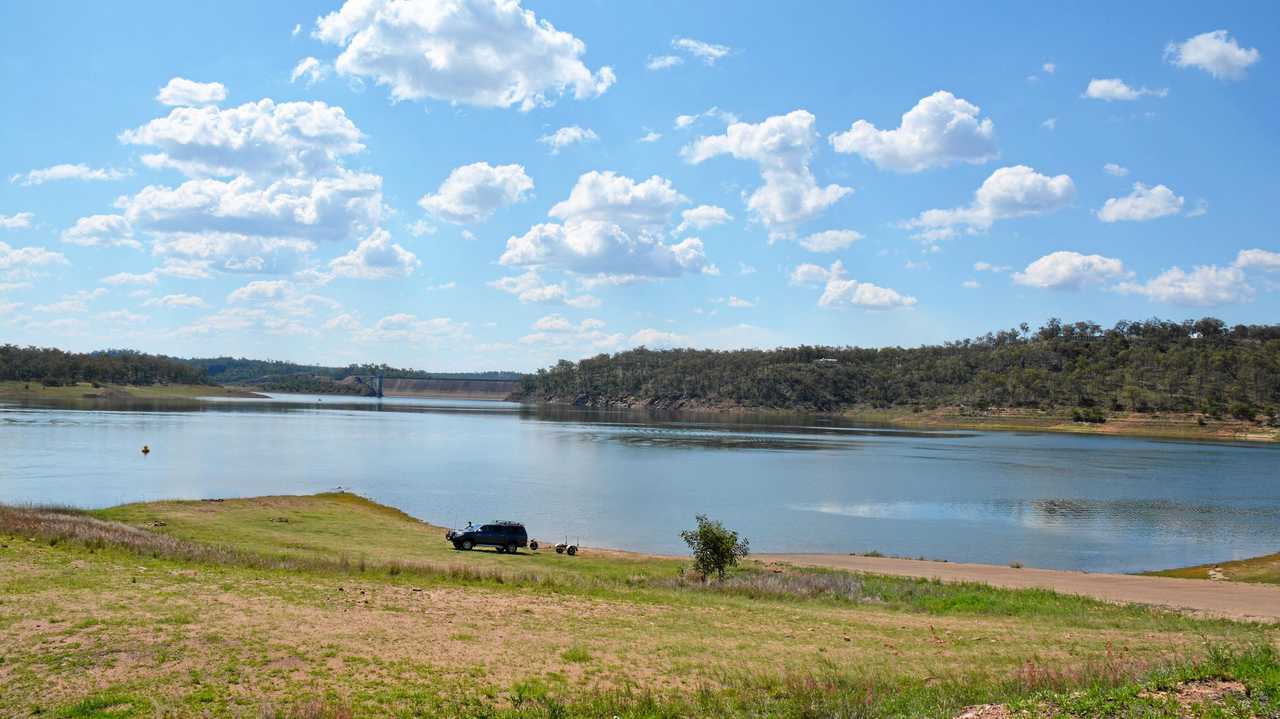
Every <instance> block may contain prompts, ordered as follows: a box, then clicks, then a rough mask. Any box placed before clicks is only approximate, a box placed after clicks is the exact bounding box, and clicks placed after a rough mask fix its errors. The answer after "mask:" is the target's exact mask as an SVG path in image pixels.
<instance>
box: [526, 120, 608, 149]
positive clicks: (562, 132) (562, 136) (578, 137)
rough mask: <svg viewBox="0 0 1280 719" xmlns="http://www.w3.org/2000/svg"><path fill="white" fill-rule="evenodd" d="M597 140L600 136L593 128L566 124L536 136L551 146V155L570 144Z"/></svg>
mask: <svg viewBox="0 0 1280 719" xmlns="http://www.w3.org/2000/svg"><path fill="white" fill-rule="evenodd" d="M599 140H600V136H599V135H597V134H596V133H595V130H592V129H590V128H586V127H578V126H577V125H568V126H566V127H562V128H560V129H558V130H556V131H555V132H552V133H549V134H546V135H543V136H542V137H539V138H538V142H541V143H542V144H544V145H546V146H547V147H549V148H551V154H553V155H557V154H559V153H560V150H562V149H564V148H566V147H568V146H570V145H579V144H585V143H588V142H598V141H599Z"/></svg>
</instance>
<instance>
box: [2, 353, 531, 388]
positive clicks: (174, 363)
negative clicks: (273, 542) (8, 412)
mask: <svg viewBox="0 0 1280 719" xmlns="http://www.w3.org/2000/svg"><path fill="white" fill-rule="evenodd" d="M379 373H381V374H382V375H383V376H385V377H387V378H388V379H446V380H453V379H463V380H466V379H498V380H517V379H519V378H520V374H519V373H516V372H423V371H421V370H412V369H400V368H396V367H390V366H387V365H354V364H353V365H347V366H346V367H326V366H323V365H300V364H294V363H292V362H278V361H271V360H252V359H244V358H234V357H213V358H195V359H182V358H178V357H166V356H164V355H150V354H144V353H142V352H135V351H133V350H103V351H99V352H65V351H63V350H60V349H54V348H51V347H19V346H17V345H11V344H6V345H0V381H19V382H39V383H42V384H45V385H51V386H60V385H69V384H75V383H77V382H100V383H104V384H120V385H154V384H223V385H243V386H252V387H256V388H259V389H264V390H268V391H280V392H318V393H331V394H368V393H369V392H370V391H371V390H370V389H369V388H368V387H367V386H366V385H364V384H346V383H342V382H340V380H342V379H344V378H346V377H349V376H352V375H356V376H370V375H376V374H379Z"/></svg>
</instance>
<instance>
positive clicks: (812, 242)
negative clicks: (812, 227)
mask: <svg viewBox="0 0 1280 719" xmlns="http://www.w3.org/2000/svg"><path fill="white" fill-rule="evenodd" d="M861 239H862V233H861V232H857V231H856V230H826V231H824V232H815V233H814V234H812V235H807V236H805V237H801V238H800V239H799V240H798V242H799V243H800V246H801V247H803V248H805V249H806V250H808V251H810V252H836V251H837V250H843V249H844V248H846V247H848V246H849V245H852V244H853V243H855V242H857V241H858V240H861Z"/></svg>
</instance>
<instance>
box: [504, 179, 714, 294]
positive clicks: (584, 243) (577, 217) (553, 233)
mask: <svg viewBox="0 0 1280 719" xmlns="http://www.w3.org/2000/svg"><path fill="white" fill-rule="evenodd" d="M688 201H689V200H688V198H686V197H685V196H684V195H682V194H680V192H678V191H677V190H676V189H675V187H674V186H672V184H671V181H670V180H667V179H666V178H663V177H659V176H657V175H654V176H652V177H650V178H649V179H647V180H644V181H642V182H636V181H635V180H633V179H631V178H629V177H625V176H623V175H619V174H617V173H614V172H608V171H606V172H600V171H592V172H588V173H585V174H583V175H582V176H580V177H579V178H578V181H577V183H575V185H574V187H573V189H572V190H571V191H570V193H569V197H568V198H567V199H565V200H564V201H562V202H558V203H556V204H555V205H554V206H552V208H551V209H550V210H549V211H548V213H547V214H548V215H550V216H551V217H553V218H557V219H560V220H561V222H560V223H554V222H549V223H542V224H538V225H534V226H533V227H531V228H530V229H529V231H528V232H526V233H525V234H524V235H520V236H513V237H511V238H510V239H508V240H507V247H506V251H505V252H503V254H502V256H501V258H500V259H499V262H500V263H501V264H503V265H507V266H523V267H529V268H541V267H545V268H556V269H560V270H566V271H569V272H573V273H575V274H578V275H597V274H598V275H602V280H601V281H602V282H609V281H610V278H620V277H632V276H634V277H675V276H677V275H681V274H685V273H689V272H701V273H704V274H714V273H716V272H717V270H716V268H715V267H714V265H711V264H710V263H709V262H708V261H707V258H706V255H705V253H704V251H703V245H702V240H700V239H698V238H696V237H690V238H686V239H684V240H682V241H680V242H675V243H668V242H666V241H665V235H666V229H667V227H668V225H669V223H670V221H671V214H672V213H673V212H674V211H675V210H676V209H677V208H678V207H680V206H681V205H684V204H687V203H688Z"/></svg>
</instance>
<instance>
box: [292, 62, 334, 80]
mask: <svg viewBox="0 0 1280 719" xmlns="http://www.w3.org/2000/svg"><path fill="white" fill-rule="evenodd" d="M328 74H329V66H328V65H325V64H324V63H323V62H320V61H319V60H318V59H316V58H314V57H304V58H302V59H301V60H299V61H298V64H297V65H294V66H293V72H291V73H289V82H297V81H298V80H303V81H305V82H306V83H307V86H308V87H310V86H311V85H314V84H316V83H317V82H320V81H321V80H323V79H324V78H325V76H326V75H328Z"/></svg>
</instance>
